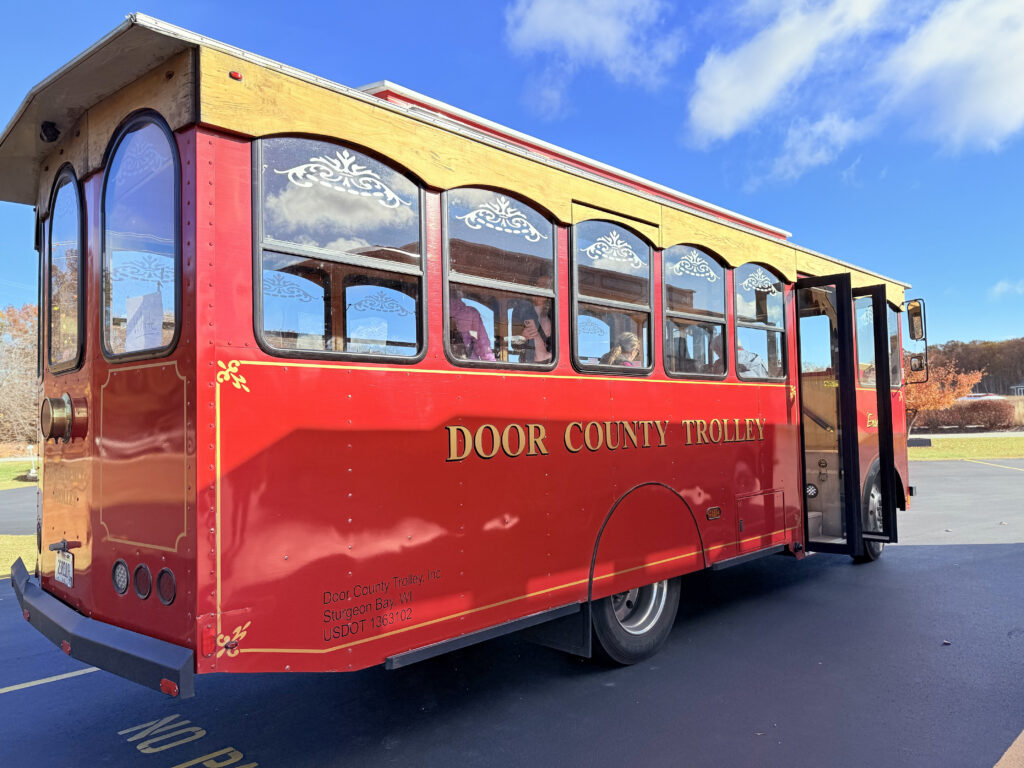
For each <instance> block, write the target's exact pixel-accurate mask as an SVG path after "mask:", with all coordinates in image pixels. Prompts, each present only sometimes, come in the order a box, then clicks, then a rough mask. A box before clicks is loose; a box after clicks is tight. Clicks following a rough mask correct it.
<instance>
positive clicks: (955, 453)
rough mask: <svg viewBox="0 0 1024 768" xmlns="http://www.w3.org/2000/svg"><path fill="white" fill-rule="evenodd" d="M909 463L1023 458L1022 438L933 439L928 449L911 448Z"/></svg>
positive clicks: (1023, 441)
mask: <svg viewBox="0 0 1024 768" xmlns="http://www.w3.org/2000/svg"><path fill="white" fill-rule="evenodd" d="M907 451H908V452H909V454H910V460H911V461H929V460H938V459H945V460H948V459H1020V458H1024V437H935V438H932V444H931V447H930V448H921V447H917V446H914V447H911V448H908V449H907Z"/></svg>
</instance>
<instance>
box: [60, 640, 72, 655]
mask: <svg viewBox="0 0 1024 768" xmlns="http://www.w3.org/2000/svg"><path fill="white" fill-rule="evenodd" d="M60 649H61V650H62V651H64V653H66V654H67V655H68V656H70V655H71V643H69V642H68V641H67V640H61V641H60Z"/></svg>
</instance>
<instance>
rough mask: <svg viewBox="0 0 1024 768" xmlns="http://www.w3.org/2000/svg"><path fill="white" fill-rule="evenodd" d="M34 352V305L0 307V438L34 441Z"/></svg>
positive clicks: (35, 406)
mask: <svg viewBox="0 0 1024 768" xmlns="http://www.w3.org/2000/svg"><path fill="white" fill-rule="evenodd" d="M36 355H37V341H36V306H35V305H34V304H25V305H24V306H22V307H20V308H18V307H12V306H9V307H7V308H6V309H2V310H0V442H19V443H32V442H35V438H36V424H37V421H38V407H37V405H38V404H37V402H36V397H37V386H36Z"/></svg>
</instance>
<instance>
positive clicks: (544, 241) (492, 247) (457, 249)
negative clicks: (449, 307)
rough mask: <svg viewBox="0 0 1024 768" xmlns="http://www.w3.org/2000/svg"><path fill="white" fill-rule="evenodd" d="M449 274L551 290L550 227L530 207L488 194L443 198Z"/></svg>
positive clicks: (465, 192)
mask: <svg viewBox="0 0 1024 768" xmlns="http://www.w3.org/2000/svg"><path fill="white" fill-rule="evenodd" d="M446 200H447V222H446V232H447V236H448V258H449V262H448V265H449V269H450V270H451V271H453V272H458V273H460V274H463V275H473V276H475V277H483V278H488V279H491V280H501V281H503V282H508V283H516V284H519V285H537V284H538V281H543V282H545V283H546V286H547V287H550V286H551V283H552V280H553V277H554V227H553V226H552V224H551V222H550V221H548V220H547V219H546V218H545V217H544V216H542V215H541V214H540V213H538V212H537V211H535V210H533V209H532V208H531V207H530V206H528V205H526V204H525V203H522V202H520V201H519V200H516V199H514V198H510V197H508V196H507V195H503V194H501V193H498V192H493V191H491V190H487V189H471V188H463V189H454V190H451V191H450V192H448V193H447V195H446Z"/></svg>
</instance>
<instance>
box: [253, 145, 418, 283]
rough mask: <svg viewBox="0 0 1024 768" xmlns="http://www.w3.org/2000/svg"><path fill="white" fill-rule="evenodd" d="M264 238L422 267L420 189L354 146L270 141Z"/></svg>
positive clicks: (265, 156)
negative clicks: (420, 264) (353, 147)
mask: <svg viewBox="0 0 1024 768" xmlns="http://www.w3.org/2000/svg"><path fill="white" fill-rule="evenodd" d="M261 153H262V167H261V168H260V173H261V183H262V195H263V238H264V240H265V241H277V242H282V243H293V244H295V245H299V246H307V247H314V248H322V249H325V250H328V251H332V252H335V253H344V254H349V255H353V256H368V257H372V258H378V259H384V260H387V261H397V262H400V263H404V264H419V263H420V201H419V188H418V187H417V186H416V184H414V183H413V182H412V181H411V180H410V179H408V178H407V177H406V176H404V175H403V174H401V173H400V172H398V171H396V170H395V169H393V168H390V167H388V166H387V165H385V164H384V163H382V162H380V161H379V160H375V159H374V158H372V157H369V156H368V155H365V154H363V153H361V152H358V151H356V150H354V149H350V148H348V147H344V146H340V145H338V144H332V143H329V142H326V141H314V140H311V139H302V138H295V137H282V138H272V139H264V140H263V141H262V142H261Z"/></svg>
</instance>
